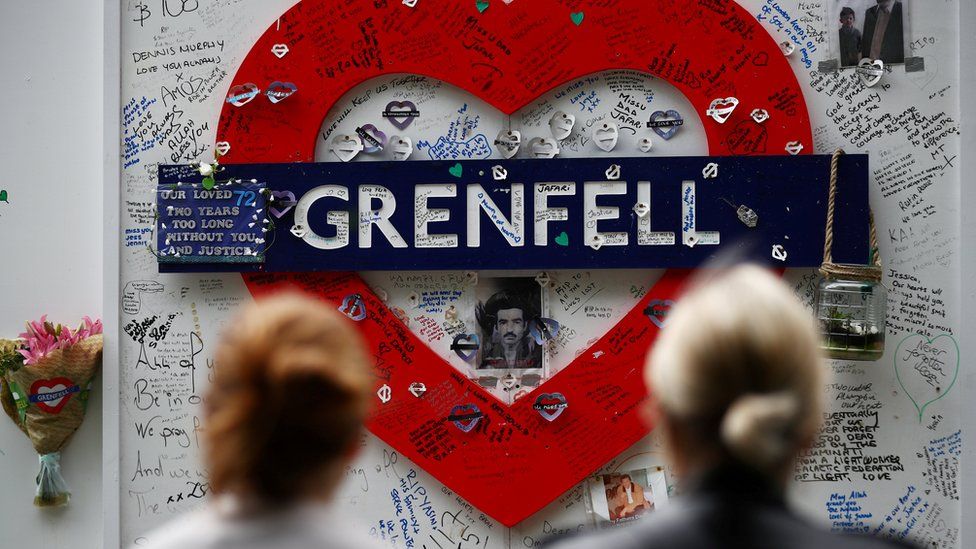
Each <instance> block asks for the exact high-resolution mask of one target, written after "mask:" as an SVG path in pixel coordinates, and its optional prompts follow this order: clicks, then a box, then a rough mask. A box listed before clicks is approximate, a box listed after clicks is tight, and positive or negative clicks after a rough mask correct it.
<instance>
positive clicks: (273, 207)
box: [268, 191, 298, 219]
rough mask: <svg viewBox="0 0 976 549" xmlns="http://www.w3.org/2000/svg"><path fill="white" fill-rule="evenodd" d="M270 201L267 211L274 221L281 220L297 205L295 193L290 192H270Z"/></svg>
mask: <svg viewBox="0 0 976 549" xmlns="http://www.w3.org/2000/svg"><path fill="white" fill-rule="evenodd" d="M271 196H272V201H271V203H270V204H269V205H268V211H269V212H271V215H273V216H275V219H281V218H282V217H284V215H285V214H286V213H288V212H289V211H291V209H292V208H294V207H295V204H298V200H297V199H296V198H295V193H293V192H291V191H271Z"/></svg>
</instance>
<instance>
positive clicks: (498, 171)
mask: <svg viewBox="0 0 976 549" xmlns="http://www.w3.org/2000/svg"><path fill="white" fill-rule="evenodd" d="M491 178H492V179H494V180H495V181H505V180H506V179H508V170H506V169H505V168H504V167H503V166H492V167H491Z"/></svg>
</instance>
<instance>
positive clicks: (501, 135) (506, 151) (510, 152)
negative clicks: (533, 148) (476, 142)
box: [495, 130, 522, 158]
mask: <svg viewBox="0 0 976 549" xmlns="http://www.w3.org/2000/svg"><path fill="white" fill-rule="evenodd" d="M495 146H496V147H498V153H499V154H501V155H502V157H503V158H512V157H513V156H515V155H516V154H518V150H519V147H521V146H522V132H520V131H518V130H502V131H500V132H498V137H496V138H495Z"/></svg>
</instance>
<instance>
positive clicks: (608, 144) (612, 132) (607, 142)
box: [593, 122, 620, 152]
mask: <svg viewBox="0 0 976 549" xmlns="http://www.w3.org/2000/svg"><path fill="white" fill-rule="evenodd" d="M619 137H620V129H619V128H618V127H617V124H616V123H614V122H604V123H603V124H601V125H600V126H599V127H597V128H596V129H595V130H593V142H594V143H596V146H597V147H600V148H601V149H603V150H604V151H606V152H610V151H612V150H613V148H614V147H616V146H617V139H618V138H619Z"/></svg>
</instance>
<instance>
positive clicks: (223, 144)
mask: <svg viewBox="0 0 976 549" xmlns="http://www.w3.org/2000/svg"><path fill="white" fill-rule="evenodd" d="M214 150H215V151H217V153H218V154H220V156H224V155H225V154H227V153H229V152H230V143H228V142H227V141H218V142H217V143H214Z"/></svg>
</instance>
